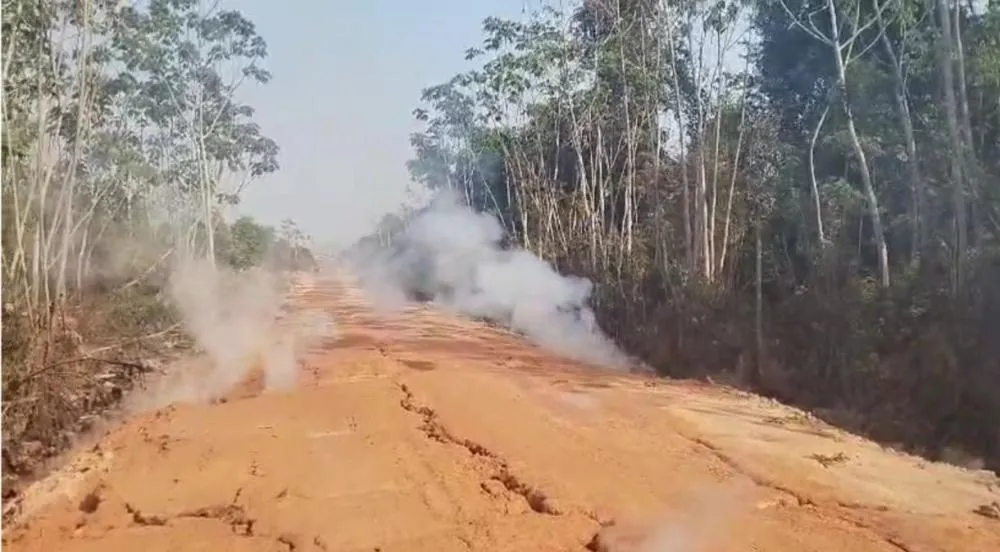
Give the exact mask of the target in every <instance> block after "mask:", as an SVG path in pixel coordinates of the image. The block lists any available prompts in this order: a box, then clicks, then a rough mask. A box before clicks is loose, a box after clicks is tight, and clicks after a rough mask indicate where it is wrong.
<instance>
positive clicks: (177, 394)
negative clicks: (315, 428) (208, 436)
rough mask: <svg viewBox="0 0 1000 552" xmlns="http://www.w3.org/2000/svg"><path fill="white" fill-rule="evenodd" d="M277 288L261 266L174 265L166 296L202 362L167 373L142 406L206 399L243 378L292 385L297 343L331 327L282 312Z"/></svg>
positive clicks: (280, 284) (276, 386) (315, 317)
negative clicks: (204, 363)
mask: <svg viewBox="0 0 1000 552" xmlns="http://www.w3.org/2000/svg"><path fill="white" fill-rule="evenodd" d="M285 284H286V282H284V281H283V280H282V277H281V276H280V275H279V274H277V273H275V272H272V271H268V270H265V269H261V268H254V269H250V270H245V271H240V272H237V271H234V270H231V269H229V268H225V267H221V266H213V265H212V264H211V263H209V262H208V261H206V260H203V259H191V258H186V259H183V260H182V261H180V262H179V263H177V265H176V266H175V267H174V269H173V272H172V274H171V277H170V282H169V288H168V290H169V295H170V299H171V302H172V303H173V305H174V307H175V308H176V309H177V312H178V314H179V315H180V318H181V322H182V324H183V327H184V330H185V331H186V333H187V334H188V335H190V336H191V337H192V338H193V339H194V341H195V343H196V345H197V347H198V349H200V350H201V351H202V352H203V353H204V355H205V357H206V360H207V365H206V366H204V367H200V368H199V369H194V370H188V371H181V372H178V373H171V374H168V375H167V376H166V377H165V378H164V379H163V380H162V381H160V382H157V383H156V384H154V389H152V390H151V393H149V394H148V395H147V396H146V397H145V398H144V402H146V403H152V404H144V405H142V406H144V407H154V408H155V407H159V406H163V405H166V404H170V403H173V402H198V401H204V400H209V399H212V398H216V397H219V396H222V395H224V394H225V393H226V392H228V391H230V390H231V389H233V388H234V387H236V386H237V385H239V384H240V383H242V382H244V381H245V380H247V379H248V378H251V377H262V378H263V387H264V389H267V390H283V389H288V388H291V387H293V386H294V385H295V383H296V379H297V375H298V361H297V358H296V353H297V351H298V350H299V349H301V344H302V342H303V340H306V339H311V338H314V337H316V336H318V335H330V334H331V333H332V332H333V327H332V321H330V320H329V319H328V317H326V315H324V314H322V313H317V312H309V311H303V312H293V314H292V316H294V318H289V317H288V315H284V314H283V312H282V307H283V306H284V303H285V293H284V291H285V288H286V285H285ZM255 370H256V371H259V372H260V373H259V374H254V373H253V372H254V371H255Z"/></svg>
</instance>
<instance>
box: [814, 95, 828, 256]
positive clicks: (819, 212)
mask: <svg viewBox="0 0 1000 552" xmlns="http://www.w3.org/2000/svg"><path fill="white" fill-rule="evenodd" d="M829 112H830V104H827V105H826V107H824V108H823V113H822V114H820V116H819V121H817V122H816V129H815V130H814V131H813V135H812V140H810V141H809V184H810V186H811V191H812V198H813V210H814V211H815V212H816V234H817V235H818V238H819V243H820V247H825V246H826V244H827V239H826V233H825V232H824V231H823V205H822V202H821V201H820V197H819V183H817V182H816V141H817V140H819V133H820V130H822V128H823V122H824V121H826V116H827V114H829Z"/></svg>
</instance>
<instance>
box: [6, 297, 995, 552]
mask: <svg viewBox="0 0 1000 552" xmlns="http://www.w3.org/2000/svg"><path fill="white" fill-rule="evenodd" d="M290 301H291V303H292V307H291V308H292V310H293V311H296V312H301V313H308V312H319V313H326V314H329V315H332V316H333V318H334V319H335V321H336V326H337V329H336V334H335V335H327V336H326V337H325V338H323V339H319V340H313V342H312V343H311V344H310V345H309V346H308V347H307V348H306V350H304V351H302V352H301V354H300V359H299V360H300V362H299V370H300V373H299V375H298V377H299V380H298V383H297V385H296V386H295V387H294V388H292V389H289V390H283V391H282V390H277V391H267V392H264V389H263V385H262V384H261V382H260V377H259V374H257V375H256V376H253V377H250V378H247V379H246V380H245V381H244V382H243V383H242V384H241V385H240V386H238V387H237V388H236V389H234V390H232V392H231V393H229V395H228V396H227V397H226V400H224V401H214V402H213V403H210V404H209V403H202V404H176V405H173V406H169V407H167V408H163V409H160V410H157V411H154V412H145V413H141V414H137V415H135V416H133V417H131V418H130V419H128V420H127V421H126V422H123V423H122V424H120V425H119V426H117V427H115V428H113V429H111V430H110V431H109V432H108V434H107V435H105V436H103V437H102V438H101V439H100V440H99V441H98V442H97V443H96V445H94V446H89V447H87V448H85V449H81V450H78V451H76V452H75V453H74V454H73V455H72V456H71V458H70V459H69V460H68V461H67V462H66V464H65V465H64V466H63V467H61V468H60V469H58V470H56V471H55V472H54V473H52V474H51V475H50V476H49V477H47V478H45V479H43V480H41V481H39V482H37V483H36V484H35V485H33V486H32V487H30V488H29V489H28V490H27V491H26V493H25V494H24V497H23V501H22V503H21V505H20V506H21V508H20V514H19V515H18V516H17V519H16V520H15V521H13V522H11V523H8V524H7V527H5V531H4V549H5V550H7V551H12V552H27V551H40V552H55V551H65V552H78V551H94V552H118V551H122V552H125V551H129V552H131V551H142V552H159V551H173V550H184V551H197V550H204V551H206V552H208V551H211V552H220V551H226V550H231V551H282V552H287V551H295V552H303V551H330V552H332V551H358V552H360V551H366V552H371V551H382V552H388V551H404V552H421V551H426V552H448V551H466V550H489V551H515V550H516V551H522V550H523V551H562V550H568V551H584V550H607V551H620V552H630V551H640V550H641V551H651V552H696V551H733V552H736V551H740V552H745V551H775V552H781V551H788V552H803V551H829V552H848V551H850V552H864V551H873V552H874V551H886V552H924V551H926V552H930V551H940V552H960V551H970V552H972V551H979V552H985V551H987V550H1000V521H998V520H997V519H996V518H995V517H994V516H995V514H996V508H997V504H998V502H1000V491H998V489H1000V482H998V481H997V478H996V477H995V476H993V475H992V474H989V473H987V472H981V471H980V472H977V471H972V470H966V469H961V468H957V467H952V466H948V465H943V464H936V463H931V462H927V461H923V460H920V459H918V458H913V457H910V456H906V455H902V454H899V453H895V452H891V451H888V450H885V449H883V448H881V447H879V446H878V445H875V444H873V443H871V442H869V441H866V440H864V439H861V438H859V437H856V436H852V435H849V434H847V433H844V432H842V431H839V430H836V429H833V428H831V427H829V426H826V425H824V424H822V423H820V422H817V421H815V420H814V419H812V418H811V417H809V416H807V415H805V414H803V413H801V412H799V411H796V410H794V409H791V408H788V407H785V406H782V405H779V404H776V403H774V402H772V401H769V400H765V399H761V398H759V397H755V396H751V395H748V394H745V393H740V392H737V391H733V390H730V389H725V388H722V387H716V386H710V385H703V384H695V383H685V382H669V381H664V380H654V379H650V378H645V377H640V376H631V375H624V374H619V373H608V372H602V371H598V370H595V369H592V368H586V367H582V366H580V365H578V364H575V363H572V362H568V361H565V360H560V359H558V358H555V357H553V356H552V355H549V354H546V353H544V352H542V351H539V350H538V349H536V348H534V347H533V346H531V345H528V344H526V343H524V342H523V341H521V340H519V339H518V338H516V337H514V336H510V335H507V334H505V333H503V332H501V331H498V330H494V329H489V328H486V327H483V326H482V325H480V324H477V323H474V322H469V321H463V320H457V319H454V318H451V317H449V316H446V315H444V314H440V313H435V312H433V311H431V310H429V309H425V308H413V309H410V310H407V311H406V312H402V313H395V314H388V315H387V314H376V313H375V312H374V311H372V310H371V309H369V308H368V307H367V306H366V304H365V302H364V301H363V299H362V297H361V294H360V293H359V292H357V291H356V290H355V289H354V288H353V287H351V286H350V285H348V284H345V283H338V282H336V281H333V280H324V281H318V280H317V281H313V282H308V281H303V282H302V283H300V284H299V285H297V286H296V287H295V291H293V293H292V295H291V298H290Z"/></svg>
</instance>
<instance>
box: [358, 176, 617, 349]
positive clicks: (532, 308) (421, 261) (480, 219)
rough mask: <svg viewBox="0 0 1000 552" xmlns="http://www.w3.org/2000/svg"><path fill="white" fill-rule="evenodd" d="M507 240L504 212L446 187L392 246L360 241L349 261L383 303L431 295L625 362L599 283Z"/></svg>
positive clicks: (540, 338)
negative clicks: (610, 331)
mask: <svg viewBox="0 0 1000 552" xmlns="http://www.w3.org/2000/svg"><path fill="white" fill-rule="evenodd" d="M503 238H504V232H503V228H502V227H501V225H500V223H499V222H498V221H497V220H496V218H494V217H493V216H491V215H488V214H484V213H479V212H476V211H474V210H472V209H470V208H469V207H467V206H466V205H464V204H462V203H461V202H460V201H458V200H457V199H456V198H455V197H454V196H452V195H451V194H447V193H444V194H439V195H438V196H436V197H435V198H434V200H433V201H431V203H430V204H429V205H428V206H427V207H425V208H424V209H422V210H420V211H418V212H416V213H415V214H414V215H413V216H412V217H411V218H410V220H409V221H408V222H407V224H406V225H405V227H404V228H403V229H402V230H401V231H400V233H399V234H398V235H396V236H394V238H393V241H392V244H391V245H390V246H389V247H382V246H380V245H377V244H372V243H367V244H364V245H359V246H358V247H356V248H354V250H352V251H351V253H350V254H349V259H348V260H349V262H350V263H351V264H352V266H353V268H354V269H355V271H356V272H357V273H358V275H359V276H360V278H359V279H360V280H361V282H362V287H363V288H364V289H365V291H366V292H367V293H368V295H369V297H370V298H371V299H372V300H373V301H374V302H375V304H376V305H379V306H383V307H385V306H394V305H395V306H398V305H400V304H402V303H403V302H404V301H405V299H407V298H419V299H423V300H430V301H433V302H434V303H435V304H437V305H440V306H442V307H444V308H447V309H449V310H452V311H455V312H458V313H460V314H463V315H467V316H472V317H479V318H485V319H489V320H492V321H495V322H499V323H502V324H504V325H506V326H508V327H509V328H511V329H513V330H515V331H517V332H520V333H523V334H524V335H525V336H527V337H528V338H529V339H531V340H532V341H534V342H535V343H537V344H538V345H541V346H542V347H545V348H547V349H549V350H551V351H553V352H556V353H558V354H561V355H564V356H567V357H570V358H574V359H576V360H581V361H586V362H591V363H594V364H598V365H602V366H607V367H622V366H624V365H625V363H626V357H625V355H624V354H623V353H622V352H621V351H620V350H619V349H618V348H617V347H616V346H615V345H614V343H612V341H611V340H610V339H608V337H607V336H606V335H604V333H603V332H602V331H601V330H600V328H599V327H598V325H597V323H596V320H595V317H594V312H593V310H592V309H591V308H590V306H589V305H588V301H589V299H590V294H591V291H592V288H593V285H592V284H591V282H590V281H589V280H587V279H585V278H579V277H574V276H565V275H562V274H559V273H558V272H556V270H555V269H553V267H552V266H551V265H550V264H549V263H547V262H545V261H543V260H541V259H539V258H538V257H536V256H535V255H533V254H531V253H530V252H528V251H525V250H523V249H518V248H505V247H503V246H502V242H503Z"/></svg>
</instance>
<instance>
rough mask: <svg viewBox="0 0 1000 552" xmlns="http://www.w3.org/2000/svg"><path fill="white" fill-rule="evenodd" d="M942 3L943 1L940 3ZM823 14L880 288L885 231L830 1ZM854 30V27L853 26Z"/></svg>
mask: <svg viewBox="0 0 1000 552" xmlns="http://www.w3.org/2000/svg"><path fill="white" fill-rule="evenodd" d="M942 1H945V0H942ZM827 12H828V13H829V15H830V29H831V32H832V37H833V41H832V43H831V46H832V48H833V58H834V62H835V63H836V67H837V83H838V87H839V89H840V90H839V92H840V100H841V104H842V105H843V108H844V114H845V116H846V119H847V132H848V135H849V136H850V138H851V148H852V149H853V150H854V156H855V158H856V160H857V162H858V165H859V167H858V169H859V170H860V171H861V182H862V185H863V186H864V193H865V198H866V199H867V202H868V214H869V216H870V217H871V219H872V234H874V236H873V237H874V239H875V248H876V253H877V256H878V268H879V282H880V283H881V284H882V287H883V288H887V287H889V282H890V279H889V248H888V246H887V245H886V239H885V229H884V227H883V226H882V215H881V212H880V208H879V202H878V196H877V195H875V184H874V182H872V175H871V171H870V170H869V168H868V158H867V156H866V155H865V150H864V148H863V147H862V146H861V138H860V137H859V136H858V131H857V128H856V126H855V124H854V113H853V111H852V109H851V101H850V98H848V94H847V68H846V66H845V63H844V55H843V52H842V51H841V49H842V43H841V40H840V28H839V24H838V22H837V8H836V4H835V3H834V0H827ZM855 27H857V25H855Z"/></svg>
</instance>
